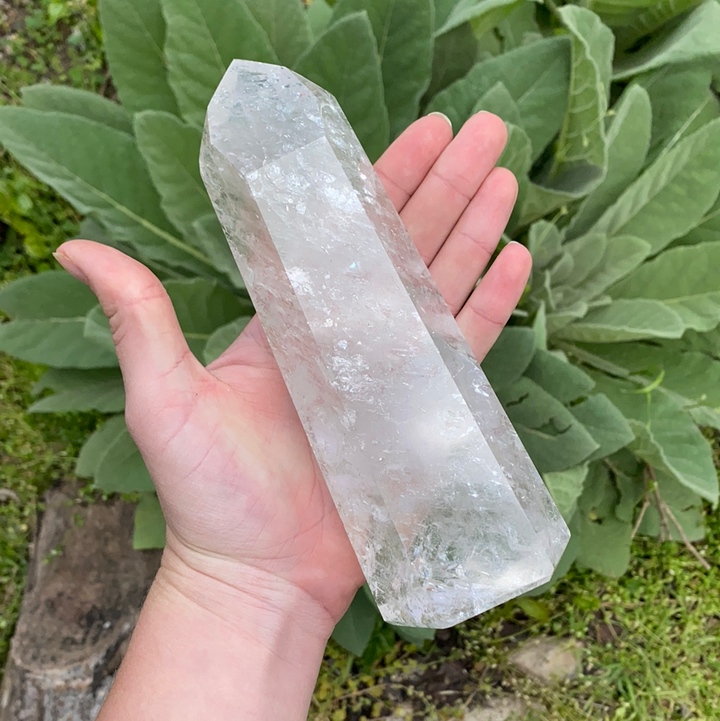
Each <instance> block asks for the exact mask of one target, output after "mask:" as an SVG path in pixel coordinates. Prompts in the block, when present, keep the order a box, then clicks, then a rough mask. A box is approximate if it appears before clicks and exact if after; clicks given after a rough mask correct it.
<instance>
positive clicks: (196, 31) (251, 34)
mask: <svg viewBox="0 0 720 721" xmlns="http://www.w3.org/2000/svg"><path fill="white" fill-rule="evenodd" d="M162 10H163V15H164V16H165V22H166V23H167V37H166V39H165V57H166V58H167V68H168V81H169V82H170V86H171V87H172V89H173V92H174V93H175V97H176V98H177V101H178V107H179V108H180V112H181V114H182V116H183V117H184V118H185V119H186V120H187V121H188V122H189V123H191V124H194V125H198V126H200V125H202V124H203V122H204V120H205V111H206V110H207V106H208V103H209V102H210V98H211V97H212V95H213V93H214V92H215V89H216V88H217V86H218V83H219V82H220V80H221V79H222V76H223V75H224V73H225V70H226V69H227V67H228V65H230V63H231V62H232V61H233V60H234V59H235V58H242V59H244V60H258V61H260V62H265V63H277V62H278V58H277V55H275V52H274V51H273V49H272V47H271V45H270V40H269V39H268V36H267V34H266V33H265V31H264V30H263V29H262V27H261V26H260V24H259V23H258V21H257V20H255V18H254V17H253V15H252V13H251V12H250V11H249V10H248V8H247V6H246V5H245V3H244V2H243V1H242V0H226V2H222V3H217V2H201V0H162Z"/></svg>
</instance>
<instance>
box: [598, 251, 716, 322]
mask: <svg viewBox="0 0 720 721" xmlns="http://www.w3.org/2000/svg"><path fill="white" fill-rule="evenodd" d="M679 269H680V272H678V270H679ZM718 269H720V244H718V243H699V244H697V245H689V246H682V247H679V248H671V249H670V250H666V251H665V252H664V253H661V254H660V255H658V256H657V257H656V258H654V259H653V260H650V261H648V262H647V263H644V264H643V265H641V266H640V267H639V268H638V269H637V270H635V271H634V272H633V273H632V274H631V275H629V276H627V277H626V278H625V279H624V280H622V281H620V283H618V284H617V285H615V286H613V287H612V288H611V289H610V294H611V295H612V296H613V298H639V297H641V298H651V299H654V300H658V301H662V302H663V303H664V304H665V305H666V306H667V307H669V308H671V309H672V310H673V311H674V312H675V313H677V315H678V316H679V317H680V319H681V321H682V323H683V327H684V328H692V329H694V330H697V331H708V330H712V329H713V328H715V327H716V326H717V325H718V323H720V272H719V270H718Z"/></svg>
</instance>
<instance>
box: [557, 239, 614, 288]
mask: <svg viewBox="0 0 720 721" xmlns="http://www.w3.org/2000/svg"><path fill="white" fill-rule="evenodd" d="M563 250H564V251H565V252H566V253H567V254H568V255H569V256H570V257H571V258H572V261H573V270H572V275H571V277H570V278H569V279H568V281H567V285H569V286H570V287H573V288H576V287H582V286H583V285H584V284H585V282H586V281H588V280H591V279H592V278H593V277H595V275H596V274H597V272H598V271H600V270H602V268H603V264H604V261H605V257H606V255H607V250H608V239H607V237H605V236H604V235H598V234H593V233H590V234H588V235H584V236H582V237H581V238H577V239H576V240H573V241H571V242H570V243H567V244H566V245H565V246H564V248H563Z"/></svg>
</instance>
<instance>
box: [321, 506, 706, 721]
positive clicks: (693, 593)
mask: <svg viewBox="0 0 720 721" xmlns="http://www.w3.org/2000/svg"><path fill="white" fill-rule="evenodd" d="M708 520H709V530H708V537H707V540H706V541H705V542H703V544H701V546H700V549H701V551H702V553H703V555H704V556H705V558H706V560H708V561H709V562H710V564H711V566H712V567H711V570H710V571H704V570H703V569H702V568H701V567H700V565H699V564H698V563H697V560H696V559H694V558H693V557H692V556H691V555H690V554H689V553H686V552H685V550H684V549H683V548H682V546H680V545H678V544H676V543H665V544H663V545H662V546H659V545H658V543H657V542H656V541H654V540H639V541H637V542H636V543H635V548H634V560H633V562H632V565H631V568H630V570H629V572H628V573H627V574H626V575H625V576H624V577H623V578H621V579H617V580H612V579H607V578H602V577H599V576H598V575H597V574H594V573H591V572H587V571H582V570H578V569H575V570H573V571H571V572H570V574H568V576H566V577H565V578H564V579H563V581H562V582H561V583H560V584H558V586H557V587H556V589H555V590H554V591H553V592H552V593H550V594H547V595H546V596H544V597H542V598H540V599H536V602H537V605H535V604H533V605H531V606H526V607H525V608H523V607H522V606H521V605H519V604H517V603H510V604H507V605H505V606H503V607H501V608H499V609H496V610H495V611H493V612H491V613H488V614H485V615H484V616H481V617H480V618H478V619H474V620H472V621H470V622H468V623H465V624H463V625H462V626H459V627H458V628H456V629H454V630H453V631H452V632H450V633H444V632H443V633H441V634H439V637H438V638H439V640H438V641H436V642H435V643H434V644H432V645H431V646H430V648H429V649H426V650H425V651H424V652H419V651H418V650H417V649H413V648H412V647H409V646H408V645H407V644H400V643H392V645H391V647H390V649H389V651H388V652H387V653H385V654H384V655H383V656H382V657H381V658H379V659H377V660H376V661H374V662H371V663H370V664H366V665H363V664H362V662H358V661H357V660H354V659H353V658H352V657H351V656H350V655H349V654H347V653H346V652H344V651H343V650H342V649H340V648H339V647H337V646H334V645H332V646H331V647H330V648H329V649H328V654H327V657H326V663H325V665H324V667H323V670H322V673H321V676H320V679H319V681H318V687H317V692H316V695H315V699H314V701H313V715H312V716H311V718H312V719H314V721H342V720H344V719H359V718H368V719H370V718H386V719H387V718H389V717H390V716H391V715H392V712H393V710H394V709H398V708H400V709H403V708H405V709H407V708H409V707H408V704H409V705H410V707H412V708H413V709H414V710H415V712H416V713H419V714H423V715H422V716H419V717H421V718H427V719H450V718H457V717H458V716H459V715H460V714H461V712H462V710H463V709H464V708H467V707H472V706H473V705H476V704H481V703H482V701H483V700H484V699H485V698H486V697H493V696H497V695H498V694H502V693H513V694H516V695H518V696H520V697H522V698H524V699H526V700H527V703H528V706H529V707H530V708H531V709H532V708H534V709H535V710H534V711H532V712H531V715H530V718H533V719H537V721H540V719H542V720H543V721H586V720H588V719H595V720H597V719H613V720H616V719H617V720H619V719H623V720H628V721H662V720H664V719H667V720H668V721H671V720H674V719H697V720H705V719H707V720H710V719H717V718H720V698H718V695H717V682H718V679H719V678H720V643H718V634H720V594H718V589H720V552H719V551H718V548H719V544H720V518H719V517H718V515H717V514H714V515H713V516H711V517H710V518H709V519H708ZM528 611H531V612H532V613H533V616H534V617H533V618H531V617H530V616H528V613H527V612H528ZM540 634H548V635H554V636H559V637H564V638H574V639H577V641H578V642H579V643H580V645H581V669H582V670H581V674H580V675H579V676H578V678H577V679H576V680H573V681H570V682H567V683H565V684H561V685H559V686H551V687H544V686H542V685H540V684H538V683H536V682H534V681H532V680H529V679H527V678H525V677H523V676H522V675H520V674H519V673H518V672H517V671H515V670H514V669H513V667H512V666H511V665H510V664H509V663H508V655H509V653H510V652H511V651H512V649H513V648H515V646H516V645H517V644H518V643H519V642H520V641H522V640H525V639H527V638H529V637H532V636H537V635H540ZM438 676H439V678H440V679H442V681H441V682H440V683H439V684H434V683H433V678H436V677H438ZM416 717H417V716H416Z"/></svg>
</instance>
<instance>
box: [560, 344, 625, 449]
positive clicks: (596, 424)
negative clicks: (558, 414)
mask: <svg viewBox="0 0 720 721" xmlns="http://www.w3.org/2000/svg"><path fill="white" fill-rule="evenodd" d="M628 345H629V344H628ZM570 412H571V413H572V414H573V415H574V416H575V418H577V420H578V421H580V423H582V424H583V426H584V427H585V430H587V431H588V433H589V434H590V435H591V436H592V437H593V439H594V440H595V442H596V443H598V444H599V445H600V448H598V449H597V450H596V451H595V453H593V454H592V455H591V456H590V457H589V458H588V460H589V461H595V460H599V459H601V458H605V457H606V456H609V455H611V454H612V453H615V452H617V451H619V450H620V449H621V448H624V447H625V446H627V445H628V443H631V442H632V441H633V439H634V438H635V434H634V433H633V431H632V428H630V426H629V425H628V422H627V421H626V420H625V418H624V416H623V415H622V413H621V412H620V411H619V410H618V409H617V408H616V407H615V406H614V405H613V403H612V402H611V401H610V399H609V398H608V397H607V396H606V395H604V394H602V393H597V394H595V395H593V396H591V397H590V398H588V399H587V400H584V401H583V402H582V403H577V404H576V405H574V406H572V407H571V408H570Z"/></svg>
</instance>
